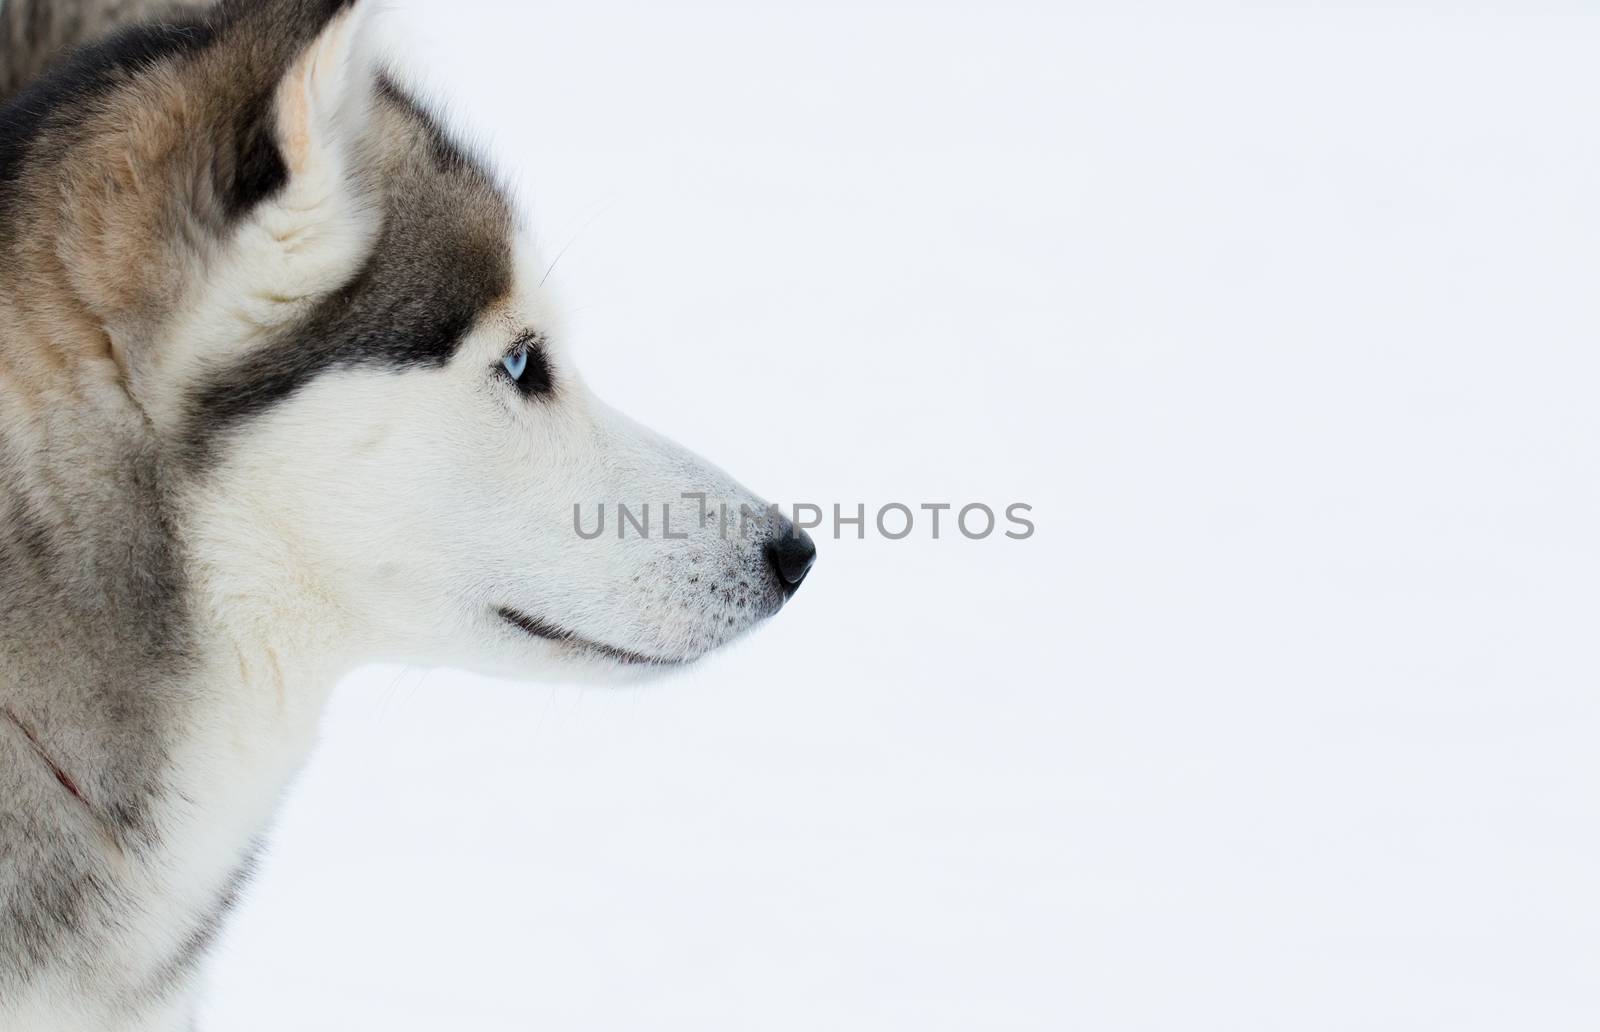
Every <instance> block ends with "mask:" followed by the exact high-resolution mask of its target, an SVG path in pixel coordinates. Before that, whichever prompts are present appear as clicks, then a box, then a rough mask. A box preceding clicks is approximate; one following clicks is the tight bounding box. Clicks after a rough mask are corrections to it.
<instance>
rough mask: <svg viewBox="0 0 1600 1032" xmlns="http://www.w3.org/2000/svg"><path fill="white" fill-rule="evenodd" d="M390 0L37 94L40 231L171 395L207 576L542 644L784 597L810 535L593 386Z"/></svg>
mask: <svg viewBox="0 0 1600 1032" xmlns="http://www.w3.org/2000/svg"><path fill="white" fill-rule="evenodd" d="M365 6H366V3H365V0H356V2H351V0H265V2H244V0H239V2H232V0H229V2H225V3H224V4H223V5H222V6H221V7H219V8H216V9H214V10H211V11H209V12H206V13H204V14H202V15H201V16H199V17H196V18H195V19H193V20H192V21H190V22H187V23H184V24H178V25H168V26H155V27H147V28H141V29H137V30H134V31H132V32H129V33H126V34H124V35H122V36H119V37H117V38H115V39H113V40H111V41H109V42H107V43H105V44H103V45H101V46H99V47H97V48H94V49H92V50H89V51H86V52H84V53H82V54H80V55H79V56H77V57H75V58H73V59H71V60H70V61H69V62H68V63H67V65H66V67H63V68H61V69H58V70H57V71H56V72H55V73H54V74H53V75H51V76H49V77H47V78H46V79H45V80H43V81H41V82H40V83H36V84H35V85H34V87H33V88H32V90H31V92H30V93H29V94H28V95H25V96H24V97H22V98H20V100H19V101H18V102H17V103H16V104H14V105H13V106H12V109H11V112H12V113H11V114H10V115H9V118H10V119H11V123H10V125H9V126H8V128H7V133H8V134H9V136H10V137H11V138H12V139H13V140H16V139H24V138H25V139H26V140H27V146H26V161H25V162H23V161H22V159H21V158H19V157H18V156H17V154H16V147H15V146H13V147H12V148H11V149H10V150H9V151H7V152H6V153H5V154H0V177H4V176H9V177H10V180H11V181H12V185H11V187H10V188H9V190H8V192H7V194H6V197H5V200H4V203H5V205H6V207H7V210H8V215H9V222H10V224H11V227H12V229H11V234H12V239H11V240H10V241H8V246H10V247H11V248H12V249H13V250H14V251H15V252H16V253H17V254H19V255H20V256H22V258H23V260H24V262H25V263H26V265H27V267H28V268H29V269H30V270H32V271H31V272H30V275H33V276H36V277H38V278H39V279H40V281H41V282H45V281H48V283H49V284H50V289H49V290H48V291H43V292H41V293H40V295H39V298H40V299H39V300H38V301H37V302H36V305H45V304H49V305H52V306H54V311H55V317H56V318H59V317H60V312H61V311H62V310H69V311H70V313H71V316H72V318H73V320H74V321H75V322H76V324H78V325H79V326H80V327H81V328H83V329H84V330H85V332H86V334H87V335H88V336H89V337H92V338H93V339H94V340H95V341H97V342H98V346H97V347H96V348H91V349H89V351H87V352H85V353H84V354H83V355H82V361H83V364H84V368H83V370H82V371H81V372H80V373H79V375H81V376H85V377H90V378H98V379H99V380H100V381H104V385H105V386H106V389H107V390H113V389H114V390H117V391H121V392H123V393H125V395H126V397H127V398H128V399H129V400H130V402H131V404H132V405H133V407H134V408H135V409H136V411H137V412H138V414H139V417H140V419H141V420H143V421H144V422H145V423H146V424H147V425H148V427H149V433H150V434H151V436H152V438H153V440H154V441H155V442H157V445H156V446H157V447H158V449H159V450H160V452H161V455H162V457H163V461H162V468H163V470H165V471H166V472H165V475H166V476H167V477H168V478H169V479H170V481H171V482H172V484H173V485H175V486H174V487H173V488H172V491H173V492H174V493H176V494H181V495H182V496H183V498H184V504H183V505H181V506H178V507H176V510H175V511H176V512H178V513H179V514H180V515H178V516H177V517H175V518H176V520H177V522H178V524H179V526H178V527H177V532H178V533H177V536H178V538H179V540H181V542H182V544H183V548H184V551H185V561H186V564H187V565H188V567H189V568H190V570H191V576H192V579H193V582H194V585H193V586H194V589H195V591H196V592H197V593H198V594H199V595H201V596H203V599H204V606H203V608H204V609H205V610H206V611H207V612H209V613H212V614H217V616H216V618H217V619H220V620H224V621H226V622H227V623H228V624H229V625H230V628H231V630H232V631H233V633H235V634H260V635H263V636H279V637H281V636H283V635H285V634H288V633H293V634H296V635H300V636H303V637H304V638H305V639H306V640H307V642H311V641H313V640H315V641H319V642H320V641H323V640H325V639H326V640H333V639H337V641H338V642H340V643H342V644H341V647H348V648H352V649H354V650H356V651H358V652H359V653H360V654H361V655H363V656H365V657H369V658H394V659H404V660H410V661H421V662H449V663H453V664H458V665H465V666H468V667H473V668H478V669H486V670H490V671H494V672H501V673H504V672H514V673H516V674H519V675H523V676H528V675H536V674H538V673H539V672H541V671H545V670H547V669H550V668H552V667H560V668H561V671H562V673H563V674H564V675H570V674H571V673H572V672H573V670H574V669H576V668H582V669H586V670H596V671H598V670H606V669H615V668H618V667H625V668H633V669H643V668H650V667H657V666H664V665H673V664H680V663H685V662H689V661H692V660H694V659H696V658H698V657H700V656H701V655H703V654H705V653H706V652H708V651H710V650H712V649H714V648H716V647H718V646H719V645H721V644H723V643H725V642H727V641H729V640H731V639H732V638H734V637H736V636H738V635H739V634H741V633H742V632H744V631H746V630H748V629H749V628H751V627H752V626H754V625H755V624H757V623H758V622H760V621H761V620H762V619H763V618H765V617H767V616H770V615H771V614H772V613H774V612H776V611H777V609H778V608H779V607H780V606H782V605H783V603H784V601H785V600H786V599H787V598H788V597H789V596H790V595H791V594H792V593H793V592H794V590H795V589H796V588H797V587H798V586H799V583H800V581H801V580H802V579H804V577H805V575H806V573H807V571H808V570H809V568H810V565H811V562H812V560H813V558H814V555H815V549H814V547H813V545H812V544H811V542H810V540H809V539H808V538H807V537H806V536H805V535H804V533H803V532H800V531H797V530H795V528H794V527H793V526H792V525H791V524H790V523H789V522H788V521H786V520H784V519H783V518H782V517H781V516H778V515H777V514H776V510H774V509H769V508H768V507H767V506H766V504H765V503H764V502H762V501H761V500H760V499H758V498H757V497H755V496H754V495H752V494H751V493H750V492H749V491H747V490H745V489H744V488H742V487H740V486H739V485H738V484H737V483H735V482H734V481H733V480H732V479H730V478H729V477H727V476H726V475H725V474H723V473H722V472H721V471H719V470H718V469H716V468H715V467H713V466H711V465H709V464H708V463H706V462H704V461H703V460H701V459H699V458H698V457H696V456H694V455H693V454H691V453H689V452H688V451H686V450H685V449H683V448H681V447H679V446H677V445H675V444H673V443H671V442H670V441H667V440H665V439H663V438H661V437H658V436H657V435H655V434H653V433H651V432H650V431H648V430H646V429H644V428H643V427H640V426H638V425H636V424H634V423H633V422H631V421H629V420H628V419H626V418H625V417H623V416H621V415H619V414H618V413H616V412H614V411H612V410H611V409H609V408H607V407H606V406H605V405H604V404H602V403H601V402H600V401H599V400H598V399H597V398H596V397H595V396H594V395H593V394H592V393H591V392H590V391H589V390H588V389H587V388H586V387H585V386H584V383H583V380H582V378H581V377H580V376H579V374H578V372H577V370H576V368H575V367H574V364H573V361H572V353H571V349H570V347H569V341H568V339H567V335H566V333H565V332H564V330H563V328H562V326H561V324H560V320H559V319H557V318H556V316H555V314H554V311H553V308H552V305H551V303H550V301H549V299H548V298H547V297H546V296H545V295H544V292H543V290H542V289H541V283H540V278H541V273H542V272H543V271H544V265H543V264H542V263H541V262H540V261H539V260H538V259H537V258H536V256H535V255H534V253H533V251H532V250H531V248H530V247H529V246H527V244H526V242H525V238H524V234H523V233H522V231H521V230H520V228H519V225H518V220H517V217H516V214H515V212H514V210H513V208H512V205H511V204H510V203H509V202H508V200H507V198H506V195H505V193H504V191H503V190H502V189H501V188H500V187H499V186H498V184H497V183H496V181H495V179H494V177H493V176H492V175H491V174H489V173H488V172H487V171H486V170H485V168H484V166H483V164H482V163H481V162H479V161H478V160H477V159H476V158H475V157H474V156H473V155H472V154H470V153H469V152H468V151H466V150H465V149H463V148H462V147H461V146H460V145H458V144H457V143H456V142H455V141H454V140H453V139H452V138H451V137H450V135H449V134H448V133H447V132H446V131H445V130H444V128H443V127H442V126H441V125H440V123H439V121H438V119H436V118H435V117H434V116H433V115H432V114H431V113H430V112H429V111H427V110H426V109H425V108H424V107H423V106H421V105H420V104H419V103H417V101H416V100H415V99H413V97H412V96H411V94H410V93H409V92H408V91H407V89H406V88H405V87H404V86H403V85H401V84H400V82H399V81H397V80H396V79H395V78H394V77H393V76H392V75H391V74H390V73H389V72H387V71H385V70H383V68H382V67H381V65H380V64H379V63H378V62H377V61H376V60H374V58H373V57H372V56H371V55H370V53H369V50H370V49H371V48H370V47H369V45H368V36H369V31H368V28H367V26H366V24H365V22H366V12H365V10H364V8H365ZM30 101H31V103H30ZM18 112H21V113H20V114H19V113H18ZM8 166H9V167H8ZM624 509H625V510H626V511H623V510H624ZM597 527H598V528H600V529H599V532H598V533H597V532H596V529H597Z"/></svg>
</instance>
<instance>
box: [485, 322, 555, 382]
mask: <svg viewBox="0 0 1600 1032" xmlns="http://www.w3.org/2000/svg"><path fill="white" fill-rule="evenodd" d="M544 346H545V338H544V335H543V334H539V333H532V332H529V333H524V334H523V335H522V336H520V337H518V338H517V340H516V343H514V344H512V345H511V350H510V351H508V352H506V356H505V357H504V358H502V359H501V360H500V365H499V367H498V368H497V369H496V372H497V373H498V374H499V375H501V376H504V377H505V378H506V379H508V380H510V381H511V384H512V386H514V387H516V389H517V390H518V392H520V393H521V394H522V395H524V396H525V397H530V398H533V397H537V398H547V397H549V396H550V395H551V394H552V393H554V391H555V381H554V379H553V378H552V377H551V375H550V360H549V359H548V358H547V357H546V356H545V353H544Z"/></svg>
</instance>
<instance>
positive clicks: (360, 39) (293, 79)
mask: <svg viewBox="0 0 1600 1032" xmlns="http://www.w3.org/2000/svg"><path fill="white" fill-rule="evenodd" d="M368 6H369V5H368V4H366V3H362V2H355V3H346V4H344V5H342V9H341V10H339V11H338V12H337V13H335V14H334V16H333V17H332V18H331V19H330V20H329V21H328V22H327V24H326V25H324V26H323V27H322V31H321V32H320V33H319V34H318V35H317V36H316V38H314V39H313V40H312V41H311V43H310V45H309V46H307V47H306V48H305V49H304V50H303V51H302V52H301V53H300V55H299V56H298V57H297V58H295V60H294V62H293V63H292V64H291V65H290V66H289V70H288V72H287V73H286V74H285V75H284V77H283V79H282V81H281V82H279V84H278V89H277V94H276V96H275V97H274V103H273V109H274V113H275V120H276V123H277V124H276V129H277V132H276V135H277V138H278V139H277V142H278V146H279V147H280V148H281V151H282V158H283V162H284V164H285V166H286V167H287V172H288V175H289V178H290V179H291V180H293V179H294V178H295V177H296V176H304V175H308V174H310V173H311V172H312V171H313V170H314V168H315V166H316V164H317V162H318V161H319V160H322V159H324V158H325V157H326V152H327V151H328V150H329V149H330V148H333V147H334V146H335V145H336V140H337V139H338V136H339V133H340V131H341V128H343V127H347V126H349V125H350V123H352V122H358V121H360V120H361V119H362V117H363V115H364V111H363V108H364V106H365V103H366V99H367V93H368V91H369V89H370V86H371V80H370V76H369V71H368V68H369V66H368V65H367V56H366V51H365V47H364V46H363V44H364V43H365V41H366V32H365V31H364V30H365V27H366V22H367V13H366V12H367V10H368Z"/></svg>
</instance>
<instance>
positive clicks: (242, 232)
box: [68, 0, 378, 414]
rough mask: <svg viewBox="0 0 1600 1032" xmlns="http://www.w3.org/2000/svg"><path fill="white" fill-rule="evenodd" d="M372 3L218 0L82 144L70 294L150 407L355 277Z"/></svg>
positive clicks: (370, 213) (362, 230) (363, 223)
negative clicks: (181, 45)
mask: <svg viewBox="0 0 1600 1032" xmlns="http://www.w3.org/2000/svg"><path fill="white" fill-rule="evenodd" d="M369 6H370V0H225V2H224V3H223V4H222V5H221V6H220V7H218V8H216V9H214V10H213V11H211V12H210V14H209V15H208V16H207V18H206V20H205V21H203V22H201V23H197V24H196V26H194V28H193V29H192V30H186V31H190V32H192V34H193V36H192V39H193V43H192V45H191V46H189V47H187V49H182V50H180V51H178V53H177V56H176V57H175V58H172V59H169V60H168V61H167V62H166V63H165V64H162V65H152V66H148V67H144V68H141V69H140V70H139V78H137V79H136V80H135V82H134V83H133V84H132V86H130V87H129V89H128V90H127V91H126V92H125V93H123V94H120V95H119V97H118V100H117V104H118V107H117V108H116V109H115V111H112V112H108V117H107V120H106V122H105V124H104V127H103V128H102V130H101V131H100V132H98V133H96V134H95V136H94V138H93V141H92V142H91V143H90V144H89V146H90V148H91V152H90V153H89V154H87V155H86V156H85V159H84V160H83V161H82V162H81V163H80V167H81V168H83V169H84V170H85V172H86V173H90V172H97V170H104V173H105V174H97V175H89V174H85V175H84V177H83V179H82V181H81V183H80V184H79V185H78V190H77V193H78V196H79V197H80V198H81V199H82V200H81V203H80V204H79V205H77V210H78V211H80V212H82V213H83V214H82V215H81V216H80V217H79V218H77V219H76V220H75V222H74V225H73V226H72V228H71V230H70V231H69V232H70V234H71V240H70V242H69V244H68V246H69V247H71V248H72V249H73V252H74V259H75V260H74V261H73V262H72V263H71V269H72V272H71V275H72V276H73V277H74V279H75V283H74V286H75V288H76V292H77V294H78V296H79V298H81V299H82V300H83V301H84V302H85V303H86V305H87V307H88V309H89V311H90V312H91V313H92V314H93V315H94V316H95V317H96V318H98V319H99V321H100V322H101V324H102V325H103V326H104V327H105V330H106V336H107V339H108V340H109V342H110V345H111V354H112V357H113V359H114V360H115V361H116V363H117V365H118V366H119V367H120V368H121V370H122V373H123V379H124V381H125V383H126V384H127V386H128V387H129V389H130V390H131V391H132V392H133V393H134V394H135V396H136V397H137V398H138V399H139V400H140V401H141V402H142V403H144V404H145V405H146V408H147V410H149V411H151V412H152V414H156V413H157V412H164V413H175V412H176V411H177V409H176V405H177V401H178V397H179V393H180V390H179V387H180V385H181V383H182V382H184V381H185V380H187V379H189V378H191V377H193V376H194V375H196V374H197V373H200V372H203V371H204V370H205V369H206V368H209V367H213V366H215V365H218V364H222V363H226V362H228V361H230V360H231V358H233V357H234V356H236V355H237V354H238V353H240V352H241V351H242V350H244V349H245V348H248V347H249V346H250V345H251V343H252V342H253V341H254V340H255V339H258V338H259V336H260V334H262V333H265V332H271V331H272V330H273V328H274V327H276V326H279V325H282V324H284V323H285V322H287V321H288V320H290V319H292V318H294V317H295V316H296V315H297V314H298V313H299V312H300V310H301V309H302V308H303V305H304V304H305V303H306V302H308V301H310V300H312V299H314V298H316V297H317V296H319V295H321V294H325V293H326V292H327V291H329V290H331V289H334V288H335V287H337V286H338V285H339V284H341V283H343V282H346V281H347V280H348V279H349V278H350V276H351V275H352V274H353V272H354V270H355V269H356V268H357V267H359V264H360V262H361V260H362V258H363V256H364V254H365V253H366V251H367V250H368V249H369V247H370V243H371V239H372V236H373V234H374V233H375V232H376V228H377V227H376V225H375V221H374V220H375V215H374V211H375V209H376V208H377V207H378V206H377V205H375V204H374V203H373V202H372V198H371V197H370V196H369V191H370V189H371V187H372V185H373V184H372V183H370V182H367V181H364V180H363V177H362V176H361V175H360V169H361V166H362V164H363V161H362V158H361V156H362V154H363V153H364V152H363V149H362V148H363V141H364V140H365V138H366V136H367V128H368V126H369V124H370V121H371V119H372V117H373V109H374V104H375V103H376V100H375V97H376V92H377V86H376V84H377V78H378V76H377V70H376V67H375V64H374V63H373V61H372V60H371V58H370V56H369V51H370V44H369V39H368V37H369V33H370V27H369V25H368V22H369V20H370V19H369V15H368V8H369Z"/></svg>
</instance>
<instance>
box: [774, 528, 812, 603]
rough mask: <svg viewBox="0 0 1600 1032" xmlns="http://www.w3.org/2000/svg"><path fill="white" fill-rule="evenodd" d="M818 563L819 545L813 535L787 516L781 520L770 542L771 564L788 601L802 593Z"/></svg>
mask: <svg viewBox="0 0 1600 1032" xmlns="http://www.w3.org/2000/svg"><path fill="white" fill-rule="evenodd" d="M816 561H817V546H816V543H815V542H814V541H812V540H811V535H809V534H807V533H806V532H805V531H803V530H801V529H800V528H799V527H797V526H795V525H794V524H793V523H792V522H790V521H789V520H788V519H785V518H784V517H782V516H780V517H778V520H777V522H776V523H774V524H773V527H772V539H771V540H770V541H768V542H767V564H768V565H769V566H771V567H772V572H773V573H774V574H775V575H776V576H777V578H778V586H779V587H780V588H781V589H782V590H783V595H784V597H785V598H788V597H789V596H791V595H793V594H794V593H795V592H796V591H799V590H800V584H801V582H802V581H804V580H805V579H806V574H808V573H810V572H811V567H812V566H813V565H814V564H815V563H816Z"/></svg>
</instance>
